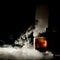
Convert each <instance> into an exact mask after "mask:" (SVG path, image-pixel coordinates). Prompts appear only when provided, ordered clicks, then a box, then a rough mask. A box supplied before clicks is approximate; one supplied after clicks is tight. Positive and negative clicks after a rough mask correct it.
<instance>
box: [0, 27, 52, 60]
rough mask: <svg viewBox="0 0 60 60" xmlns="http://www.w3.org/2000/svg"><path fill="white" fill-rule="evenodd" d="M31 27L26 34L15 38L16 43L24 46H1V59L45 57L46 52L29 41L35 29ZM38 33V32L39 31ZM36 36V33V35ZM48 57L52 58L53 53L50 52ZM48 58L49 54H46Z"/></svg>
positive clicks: (33, 59)
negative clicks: (37, 48)
mask: <svg viewBox="0 0 60 60" xmlns="http://www.w3.org/2000/svg"><path fill="white" fill-rule="evenodd" d="M31 28H32V26H31V27H29V28H28V29H27V31H26V32H25V33H24V34H21V36H20V37H19V38H18V39H17V40H15V44H18V45H20V46H22V47H19V46H14V47H13V46H12V45H3V47H0V60H2V59H4V60H8V59H9V60H26V59H31V60H37V59H39V60H40V59H43V58H45V57H44V53H42V52H40V51H38V50H36V49H35V48H34V45H31V43H30V42H29V41H30V40H31V39H30V38H28V36H29V35H30V34H31V33H32V32H34V33H35V29H31ZM37 34H38V33H37ZM34 38H35V35H34ZM48 57H50V58H52V57H53V54H52V53H50V54H49V53H48ZM46 58H47V56H46Z"/></svg>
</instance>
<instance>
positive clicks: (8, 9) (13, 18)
mask: <svg viewBox="0 0 60 60" xmlns="http://www.w3.org/2000/svg"><path fill="white" fill-rule="evenodd" d="M0 7H1V8H0V39H1V40H3V41H5V42H6V43H8V44H12V43H13V42H14V40H16V39H17V38H18V37H19V36H20V34H21V33H23V32H24V31H26V29H27V28H28V27H29V26H30V25H33V24H34V20H35V1H34V0H30V1H3V2H1V5H0ZM10 35H13V40H12V39H10V38H9V36H10Z"/></svg>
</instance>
